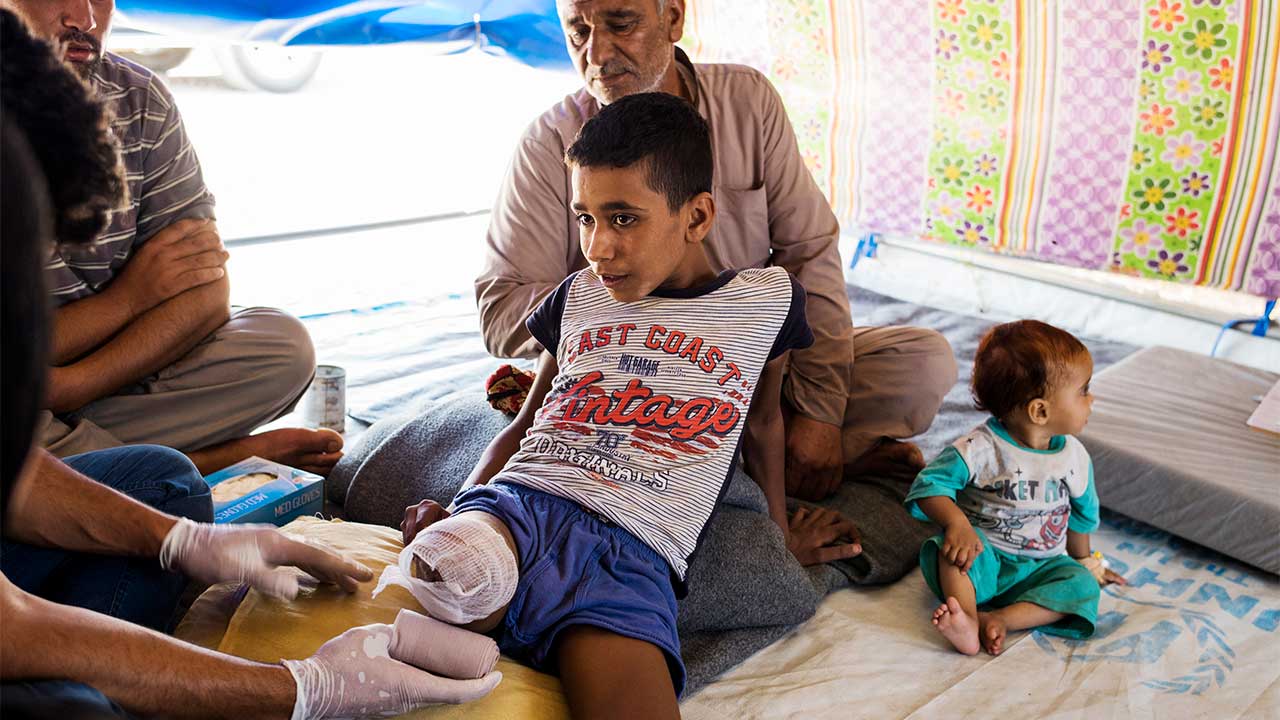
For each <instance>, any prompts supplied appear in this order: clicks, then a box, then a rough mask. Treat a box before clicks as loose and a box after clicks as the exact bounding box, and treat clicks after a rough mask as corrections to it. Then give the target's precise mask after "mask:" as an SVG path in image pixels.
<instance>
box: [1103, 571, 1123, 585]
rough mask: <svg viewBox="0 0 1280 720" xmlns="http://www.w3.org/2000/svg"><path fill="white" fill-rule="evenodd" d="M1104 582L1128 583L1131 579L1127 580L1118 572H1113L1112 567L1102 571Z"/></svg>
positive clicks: (1108, 583) (1105, 583) (1111, 583)
mask: <svg viewBox="0 0 1280 720" xmlns="http://www.w3.org/2000/svg"><path fill="white" fill-rule="evenodd" d="M1102 584H1103V585H1128V584H1129V581H1128V580H1125V579H1124V576H1123V575H1120V574H1117V573H1115V572H1113V571H1112V570H1111V569H1110V568H1107V569H1106V570H1105V571H1103V573H1102Z"/></svg>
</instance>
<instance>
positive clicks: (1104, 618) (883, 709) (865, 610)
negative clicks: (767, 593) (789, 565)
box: [681, 514, 1280, 720]
mask: <svg viewBox="0 0 1280 720" xmlns="http://www.w3.org/2000/svg"><path fill="white" fill-rule="evenodd" d="M1093 544H1094V547H1095V548H1096V549H1100V550H1102V551H1103V552H1104V553H1105V554H1106V555H1108V557H1110V558H1111V559H1112V562H1113V563H1114V565H1115V567H1116V568H1117V569H1118V570H1120V571H1122V572H1123V573H1124V574H1125V575H1126V577H1127V578H1128V579H1129V581H1130V585H1129V586H1128V587H1112V588H1109V589H1107V590H1105V591H1104V593H1103V596H1102V601H1101V605H1100V607H1099V611H1098V632H1097V634H1096V635H1095V636H1094V637H1093V638H1092V639H1091V640H1088V641H1085V642H1073V641H1067V640H1063V639H1061V638H1056V637H1051V636H1048V635H1043V634H1040V633H1035V632H1031V633H1025V632H1024V633H1017V634H1014V635H1013V636H1011V638H1010V642H1009V645H1008V647H1007V649H1006V650H1005V652H1004V653H1003V654H1002V655H1000V656H998V657H991V656H988V655H985V654H982V655H978V656H976V657H965V656H962V655H960V654H958V653H956V652H954V651H952V650H951V649H950V645H948V644H947V642H946V641H945V640H944V639H943V638H942V636H941V635H939V634H938V633H937V632H936V631H935V630H934V629H933V626H932V625H931V624H930V623H929V620H928V618H929V615H930V612H931V611H932V609H933V608H934V607H936V606H937V600H936V599H934V598H933V596H932V594H931V593H930V592H929V590H928V589H927V588H926V587H925V584H924V581H923V580H922V579H921V577H920V571H919V570H916V571H914V572H913V573H912V574H910V575H908V576H907V577H906V578H905V579H903V580H901V581H899V582H897V583H895V584H893V585H890V586H888V587H884V588H877V589H857V588H854V589H848V590H842V591H839V592H836V593H833V594H832V595H830V596H828V597H827V599H826V600H825V601H824V602H823V603H822V604H821V605H820V606H819V608H818V613H817V615H816V616H815V617H814V618H812V619H811V620H809V621H808V622H807V623H805V624H804V625H801V626H800V628H799V629H797V630H796V631H795V632H794V633H793V634H791V635H789V636H788V637H786V638H784V639H783V640H782V641H780V642H777V643H774V644H773V645H771V646H769V647H767V648H765V649H764V650H762V651H760V652H759V653H757V654H756V655H754V656H752V657H751V658H750V659H749V660H747V661H746V662H745V663H743V664H742V665H739V666H738V667H737V668H735V669H733V670H731V671H730V672H728V673H726V674H725V675H724V676H722V677H721V678H720V679H719V680H717V681H716V682H714V683H712V684H711V685H709V686H707V687H706V688H704V689H703V690H702V691H701V692H699V693H698V694H697V695H695V696H693V697H691V698H689V699H687V700H686V701H685V702H684V703H682V705H681V710H682V713H683V715H684V717H685V718H687V719H688V720H743V719H745V718H787V717H804V718H966V717H1001V716H1009V717H1018V718H1086V717H1087V718H1090V719H1091V720H1092V719H1093V718H1179V719H1180V718H1213V719H1214V720H1227V719H1229V718H1277V717H1280V642H1278V641H1280V633H1277V628H1278V627H1280V579H1278V578H1277V577H1276V576H1274V575H1269V574H1267V573H1264V572H1262V571H1260V570H1255V569H1252V568H1250V567H1248V566H1245V565H1242V564H1240V563H1237V562H1235V561H1233V560H1230V559H1227V558H1224V557H1222V556H1220V555H1218V554H1216V553H1213V552H1211V551H1208V550H1205V549H1203V548H1200V547H1199V546H1195V545H1191V544H1189V543H1187V542H1185V541H1183V540H1180V539H1178V538H1176V537H1173V536H1170V535H1169V534H1168V533H1165V532H1163V531H1160V530H1155V529H1153V528H1150V527H1148V526H1146V525H1143V524H1141V523H1137V522H1135V521H1132V520H1128V519H1127V518H1124V517H1122V516H1117V515H1112V514H1107V516H1106V518H1105V520H1104V526H1103V528H1102V529H1100V530H1099V531H1098V532H1097V533H1096V534H1095V535H1094V537H1093Z"/></svg>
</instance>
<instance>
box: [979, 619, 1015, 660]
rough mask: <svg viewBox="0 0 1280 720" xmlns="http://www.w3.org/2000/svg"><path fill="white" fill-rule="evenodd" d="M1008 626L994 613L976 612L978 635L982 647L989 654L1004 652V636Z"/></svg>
mask: <svg viewBox="0 0 1280 720" xmlns="http://www.w3.org/2000/svg"><path fill="white" fill-rule="evenodd" d="M1008 633H1009V628H1008V627H1007V626H1006V625H1005V622H1004V620H1003V619H1002V618H1001V617H1000V616H999V615H997V614H996V613H978V637H979V639H981V640H982V648H983V649H984V650H986V651H987V652H988V653H989V654H991V655H999V654H1000V653H1002V652H1004V636H1005V635H1007V634H1008Z"/></svg>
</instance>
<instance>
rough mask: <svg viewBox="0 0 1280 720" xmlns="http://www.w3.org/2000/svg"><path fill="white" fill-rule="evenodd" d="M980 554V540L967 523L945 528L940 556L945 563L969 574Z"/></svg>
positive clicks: (954, 524)
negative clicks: (943, 558)
mask: <svg viewBox="0 0 1280 720" xmlns="http://www.w3.org/2000/svg"><path fill="white" fill-rule="evenodd" d="M981 553H982V540H980V539H978V533H977V532H976V531H975V530H974V529H973V526H972V525H970V524H969V523H968V522H967V521H966V522H958V523H953V524H951V525H949V526H947V528H946V530H945V531H944V532H943V536H942V556H943V557H945V558H946V559H947V562H949V563H951V564H952V565H955V566H956V567H958V568H960V571H961V572H969V568H970V567H971V566H972V565H973V561H974V560H976V559H977V557H978V555H979V554H981Z"/></svg>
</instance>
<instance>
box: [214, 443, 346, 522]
mask: <svg viewBox="0 0 1280 720" xmlns="http://www.w3.org/2000/svg"><path fill="white" fill-rule="evenodd" d="M205 482H207V483H209V490H210V492H211V493H212V494H213V521H214V522H217V523H271V524H273V525H284V524H285V523H287V522H289V521H290V520H292V519H294V518H296V517H299V516H301V515H315V514H316V513H318V512H320V511H322V510H323V509H324V478H322V477H320V476H319V475H314V474H312V473H309V472H306V471H303V470H298V469H297V468H291V467H289V466H288V465H281V464H280V463H275V462H271V461H270V460H263V459H262V458H260V457H251V458H249V459H247V460H242V461H240V462H238V463H236V464H235V465H232V466H230V467H227V468H223V469H222V470H219V471H218V472H216V473H213V474H212V475H209V476H207V477H205Z"/></svg>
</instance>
